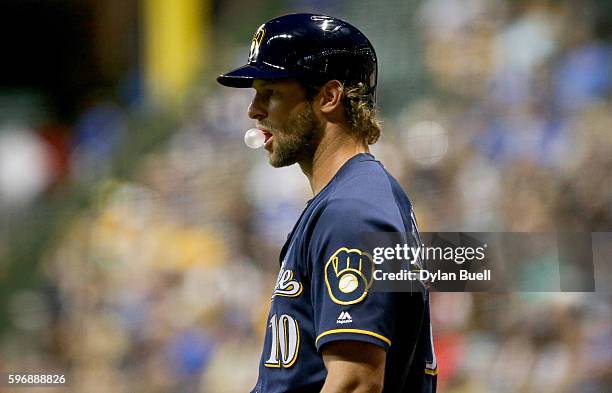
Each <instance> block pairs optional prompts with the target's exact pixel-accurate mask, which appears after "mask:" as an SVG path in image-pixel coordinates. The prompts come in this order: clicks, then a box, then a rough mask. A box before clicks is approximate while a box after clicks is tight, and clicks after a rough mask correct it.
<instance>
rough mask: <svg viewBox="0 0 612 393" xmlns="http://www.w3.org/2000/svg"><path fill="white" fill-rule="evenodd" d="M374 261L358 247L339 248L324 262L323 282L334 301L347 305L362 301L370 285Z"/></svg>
mask: <svg viewBox="0 0 612 393" xmlns="http://www.w3.org/2000/svg"><path fill="white" fill-rule="evenodd" d="M373 271H374V262H373V261H372V258H371V257H370V256H369V255H368V254H367V253H365V252H362V251H361V250H358V249H349V248H346V247H341V248H339V249H338V250H337V251H336V252H335V253H334V254H333V255H332V256H331V257H330V258H329V260H328V261H327V263H326V264H325V284H326V285H327V291H328V293H329V297H330V298H331V299H332V300H333V301H334V303H337V304H342V305H348V304H355V303H359V302H360V301H362V300H363V299H364V298H365V297H366V295H367V294H368V289H369V288H370V286H371V285H372V273H373Z"/></svg>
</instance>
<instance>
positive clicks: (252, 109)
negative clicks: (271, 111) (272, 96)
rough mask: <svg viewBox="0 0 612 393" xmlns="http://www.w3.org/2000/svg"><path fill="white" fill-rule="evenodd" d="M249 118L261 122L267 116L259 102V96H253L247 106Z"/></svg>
mask: <svg viewBox="0 0 612 393" xmlns="http://www.w3.org/2000/svg"><path fill="white" fill-rule="evenodd" d="M248 114H249V117H250V118H251V119H255V120H262V119H264V118H266V116H268V112H267V111H266V109H265V107H264V105H262V102H261V96H260V95H259V94H255V97H253V100H252V101H251V104H250V105H249V110H248Z"/></svg>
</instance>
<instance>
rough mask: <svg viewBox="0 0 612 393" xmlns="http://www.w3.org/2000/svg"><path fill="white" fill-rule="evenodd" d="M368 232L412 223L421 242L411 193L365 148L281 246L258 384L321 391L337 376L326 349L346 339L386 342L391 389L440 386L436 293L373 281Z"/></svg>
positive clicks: (287, 391) (415, 391)
mask: <svg viewBox="0 0 612 393" xmlns="http://www.w3.org/2000/svg"><path fill="white" fill-rule="evenodd" d="M368 232H370V233H371V232H401V233H408V234H412V236H415V237H416V238H415V239H413V240H414V241H415V242H418V233H417V231H416V223H415V221H414V215H413V213H412V206H411V204H410V202H409V200H408V198H407V197H406V195H405V193H404V192H403V190H402V189H401V187H400V186H399V184H398V183H397V181H396V180H395V179H394V178H393V177H392V176H391V175H390V174H389V173H388V172H387V171H386V170H385V169H384V167H383V166H382V164H381V163H380V162H378V161H376V160H375V159H374V157H373V156H372V155H370V154H368V153H362V154H358V155H356V156H355V157H353V158H351V159H350V160H349V161H347V162H346V163H345V164H344V165H343V166H342V168H340V170H339V171H338V173H336V175H335V176H334V178H333V179H332V180H331V181H330V182H329V183H328V184H327V186H326V187H325V188H323V190H321V191H320V192H319V193H318V194H317V195H316V196H315V197H314V198H313V199H312V200H310V201H309V202H308V204H307V206H306V208H305V210H304V211H303V212H302V215H301V216H300V218H299V220H298V222H297V223H296V225H295V227H294V228H293V230H292V232H291V233H290V234H289V236H288V238H287V242H286V243H285V245H284V247H283V249H282V251H281V254H280V264H281V267H280V272H279V274H278V279H277V281H276V285H275V288H274V291H273V293H272V300H271V305H270V313H269V315H268V327H267V330H266V337H265V342H264V349H263V353H262V357H261V362H260V367H259V378H258V381H257V385H256V386H255V388H254V389H253V390H252V393H298V392H299V393H311V392H312V393H315V392H317V393H318V392H320V390H321V388H322V386H323V384H324V382H325V377H326V376H327V371H326V369H325V365H324V363H323V358H322V355H321V350H322V348H323V347H324V346H325V344H327V343H329V342H332V341H339V340H351V341H361V342H367V343H371V344H374V345H378V346H380V347H382V348H383V349H385V351H386V352H387V358H386V367H385V380H384V392H385V393H404V392H406V393H408V392H410V393H432V392H435V390H436V388H435V385H436V374H437V366H436V361H435V355H434V352H433V341H432V336H431V325H430V319H429V298H428V296H429V294H428V292H427V291H426V290H423V291H415V292H411V293H405V292H404V293H402V292H371V291H368V289H370V284H371V281H370V282H368V281H369V280H368V278H367V277H368V275H370V276H371V272H369V273H370V274H368V271H367V270H368V269H370V267H371V266H373V265H370V264H369V262H368V258H366V257H365V252H364V251H363V250H364V249H365V245H364V244H363V243H362V242H363V234H364V233H368ZM362 252H363V253H364V254H362Z"/></svg>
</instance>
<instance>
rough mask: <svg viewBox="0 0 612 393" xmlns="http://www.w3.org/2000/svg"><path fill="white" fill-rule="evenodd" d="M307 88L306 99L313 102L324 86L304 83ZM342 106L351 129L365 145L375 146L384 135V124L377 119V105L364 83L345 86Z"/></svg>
mask: <svg viewBox="0 0 612 393" xmlns="http://www.w3.org/2000/svg"><path fill="white" fill-rule="evenodd" d="M302 84H303V85H304V87H305V88H306V97H307V99H309V100H312V99H313V98H314V97H315V96H316V95H317V93H318V92H319V89H320V88H321V86H322V85H320V84H310V83H304V82H302ZM342 94H343V97H342V104H343V106H344V117H345V119H346V122H347V123H348V125H349V129H350V130H351V132H352V133H353V135H354V136H355V137H357V139H359V140H360V141H361V142H362V143H363V144H366V145H373V144H374V143H376V142H377V141H378V139H379V138H380V135H381V134H382V129H381V125H382V122H381V121H380V120H378V118H377V111H376V105H374V104H373V102H372V97H371V93H370V91H369V89H368V87H367V86H366V85H365V84H364V83H361V82H360V83H358V84H357V86H343V88H342Z"/></svg>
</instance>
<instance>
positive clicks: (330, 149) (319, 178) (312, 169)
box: [299, 125, 369, 195]
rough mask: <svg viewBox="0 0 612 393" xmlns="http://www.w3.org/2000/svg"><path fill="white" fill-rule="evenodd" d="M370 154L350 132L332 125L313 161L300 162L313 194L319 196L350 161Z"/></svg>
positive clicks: (326, 132)
mask: <svg viewBox="0 0 612 393" xmlns="http://www.w3.org/2000/svg"><path fill="white" fill-rule="evenodd" d="M367 152H369V150H368V147H367V146H364V145H363V144H362V143H359V142H358V141H356V140H355V139H354V138H352V137H351V136H350V135H349V133H348V130H345V129H343V128H342V127H340V126H336V125H330V126H328V129H327V130H326V131H325V136H324V137H323V139H321V143H319V147H317V150H316V151H315V154H314V157H313V158H312V160H308V161H302V162H300V163H299V164H300V167H301V168H302V172H304V174H305V175H306V177H308V181H309V183H310V188H311V189H312V193H313V194H314V195H317V194H318V193H319V192H320V191H321V190H322V189H323V188H324V187H325V186H326V185H327V183H329V182H330V181H331V179H332V178H333V177H334V176H335V175H336V173H337V172H338V170H340V168H341V167H342V165H344V164H345V163H346V162H347V161H348V160H350V159H351V158H352V157H354V156H355V155H357V154H359V153H367Z"/></svg>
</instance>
